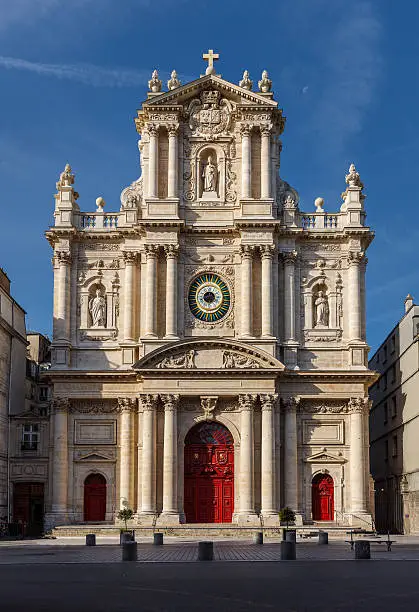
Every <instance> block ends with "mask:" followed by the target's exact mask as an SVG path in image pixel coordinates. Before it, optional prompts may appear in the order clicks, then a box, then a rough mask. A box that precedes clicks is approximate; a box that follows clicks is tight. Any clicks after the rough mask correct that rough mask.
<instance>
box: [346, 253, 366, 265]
mask: <svg viewBox="0 0 419 612" xmlns="http://www.w3.org/2000/svg"><path fill="white" fill-rule="evenodd" d="M364 257H365V253H364V251H349V253H348V264H349V265H350V266H351V265H355V266H358V265H359V264H360V263H362V261H363V259H364Z"/></svg>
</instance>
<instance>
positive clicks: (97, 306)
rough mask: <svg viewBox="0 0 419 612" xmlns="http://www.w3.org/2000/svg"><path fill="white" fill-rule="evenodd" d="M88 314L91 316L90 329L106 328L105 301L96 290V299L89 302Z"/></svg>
mask: <svg viewBox="0 0 419 612" xmlns="http://www.w3.org/2000/svg"><path fill="white" fill-rule="evenodd" d="M89 312H90V314H91V315H92V327H106V300H105V298H104V297H102V296H101V295H100V290H99V289H96V297H94V298H91V300H90V301H89Z"/></svg>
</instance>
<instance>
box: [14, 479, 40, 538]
mask: <svg viewBox="0 0 419 612" xmlns="http://www.w3.org/2000/svg"><path fill="white" fill-rule="evenodd" d="M13 522H15V523H19V524H22V525H24V529H25V534H26V535H39V534H40V533H42V530H43V525H44V485H43V483H34V482H33V483H31V482H19V483H17V482H15V483H14V485H13Z"/></svg>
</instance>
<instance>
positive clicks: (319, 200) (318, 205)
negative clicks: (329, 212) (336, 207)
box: [314, 198, 324, 212]
mask: <svg viewBox="0 0 419 612" xmlns="http://www.w3.org/2000/svg"><path fill="white" fill-rule="evenodd" d="M314 206H315V207H316V212H324V211H323V206H324V199H323V198H316V199H315V200H314Z"/></svg>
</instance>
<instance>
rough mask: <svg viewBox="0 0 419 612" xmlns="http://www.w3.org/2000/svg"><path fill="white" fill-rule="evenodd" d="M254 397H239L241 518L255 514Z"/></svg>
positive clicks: (248, 395) (246, 395)
mask: <svg viewBox="0 0 419 612" xmlns="http://www.w3.org/2000/svg"><path fill="white" fill-rule="evenodd" d="M256 399H257V396H256V395H250V394H245V395H239V406H240V476H239V499H240V502H239V503H240V506H239V512H238V514H239V515H241V516H242V517H243V518H244V517H247V516H253V515H254V514H255V507H254V473H253V465H254V463H253V459H254V445H253V408H254V406H255V403H256Z"/></svg>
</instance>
